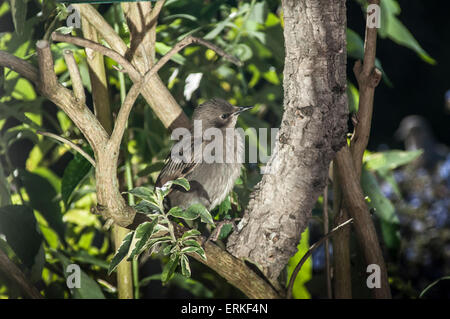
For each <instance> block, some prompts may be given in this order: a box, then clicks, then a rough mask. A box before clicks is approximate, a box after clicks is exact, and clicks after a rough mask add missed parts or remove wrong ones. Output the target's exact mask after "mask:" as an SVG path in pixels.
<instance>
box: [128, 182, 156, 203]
mask: <svg viewBox="0 0 450 319" xmlns="http://www.w3.org/2000/svg"><path fill="white" fill-rule="evenodd" d="M126 193H129V194H132V195H134V196H136V197H139V198H141V199H144V200H146V201H149V202H153V203H156V201H155V193H154V192H153V191H152V190H151V189H150V188H147V187H142V186H140V187H136V188H133V189H132V190H130V191H128V192H126Z"/></svg>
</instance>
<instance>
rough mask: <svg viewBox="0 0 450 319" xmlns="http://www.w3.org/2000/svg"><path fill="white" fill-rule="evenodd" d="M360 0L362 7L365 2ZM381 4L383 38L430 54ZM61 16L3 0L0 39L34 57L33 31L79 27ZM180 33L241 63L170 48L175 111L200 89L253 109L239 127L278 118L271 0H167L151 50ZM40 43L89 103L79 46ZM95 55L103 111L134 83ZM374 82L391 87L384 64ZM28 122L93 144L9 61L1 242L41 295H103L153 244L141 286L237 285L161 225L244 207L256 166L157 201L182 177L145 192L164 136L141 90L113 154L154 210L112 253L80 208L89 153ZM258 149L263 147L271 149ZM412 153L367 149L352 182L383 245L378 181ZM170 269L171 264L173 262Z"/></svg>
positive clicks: (392, 234)
mask: <svg viewBox="0 0 450 319" xmlns="http://www.w3.org/2000/svg"><path fill="white" fill-rule="evenodd" d="M358 2H360V3H361V5H362V8H364V6H365V1H358ZM98 9H99V10H100V12H101V13H102V15H103V16H104V17H105V18H106V19H107V21H108V22H109V23H110V24H111V26H113V27H114V28H115V29H116V30H118V32H119V34H120V36H121V37H122V39H124V41H125V42H126V43H127V44H129V38H130V36H129V30H128V27H127V25H126V21H125V19H124V16H123V14H122V10H121V8H120V6H119V5H116V4H114V5H111V4H103V5H99V6H98ZM382 10H383V12H385V13H384V14H383V16H385V17H386V19H382V21H383V22H382V23H383V24H382V28H381V30H380V36H381V37H385V38H388V39H391V40H393V41H395V42H396V43H398V44H400V45H403V46H406V47H408V48H410V49H412V50H414V52H416V53H417V54H419V56H420V57H421V58H422V59H423V60H425V61H426V62H428V63H434V60H433V59H432V58H431V57H430V56H429V55H428V53H426V52H425V50H424V49H422V47H421V46H420V45H419V44H418V42H417V41H416V40H415V39H414V37H413V36H412V35H411V33H410V32H409V31H408V30H407V29H406V27H405V26H404V25H403V24H402V23H401V22H400V20H399V19H398V16H399V13H400V7H399V5H398V3H397V1H395V0H389V1H387V0H386V1H382ZM67 15H68V12H67V8H66V7H65V6H64V5H63V4H60V3H56V2H55V1H44V0H29V1H19V0H15V1H14V0H11V1H9V2H7V1H4V2H2V3H1V4H0V19H1V20H2V22H3V21H4V20H5V21H7V20H8V19H10V20H11V21H12V26H11V27H10V28H9V29H7V30H4V29H2V30H0V50H4V51H7V52H9V53H12V54H14V55H15V56H17V57H19V58H22V59H24V60H27V61H28V62H30V63H32V64H33V65H34V66H36V67H37V61H36V56H35V53H36V52H35V42H36V41H37V40H38V39H42V38H46V39H48V38H49V35H50V34H51V32H52V31H54V30H56V29H58V30H59V31H61V32H64V33H72V34H75V35H78V36H82V34H81V30H79V29H71V28H67V26H66V24H65V20H66V18H67ZM2 25H3V24H2ZM188 34H192V35H194V36H197V37H201V38H205V39H207V40H210V41H212V42H214V43H215V44H216V45H218V46H219V47H221V48H223V49H224V50H225V51H226V52H228V53H230V54H233V55H235V56H236V57H238V58H240V59H241V60H242V61H243V62H244V66H242V67H239V68H236V67H234V66H232V65H231V64H230V63H228V62H226V61H222V60H220V59H219V57H218V56H217V55H216V54H215V53H214V52H213V51H211V50H208V49H204V48H203V47H199V46H190V47H187V48H185V49H184V50H182V51H181V52H180V54H177V55H175V56H174V57H173V58H172V60H171V61H170V62H169V63H168V64H167V65H166V66H165V67H164V68H163V69H162V70H161V71H160V72H159V75H160V77H161V79H162V80H163V82H164V83H165V84H166V85H167V86H168V88H169V89H170V91H171V93H172V94H173V96H174V97H175V99H176V100H177V101H178V102H179V104H180V105H181V106H182V107H183V109H184V111H185V112H186V113H187V114H188V115H190V114H191V113H192V111H193V108H194V107H195V106H196V105H198V104H200V103H202V102H204V101H205V100H207V99H209V98H212V97H215V96H218V97H225V98H226V99H227V100H229V101H230V102H231V103H233V104H235V105H255V108H254V109H252V110H251V112H249V113H248V114H247V113H243V114H242V116H241V117H240V118H239V125H240V126H241V127H243V128H244V129H246V128H248V127H253V128H256V129H258V128H262V127H267V128H269V127H278V126H279V124H280V122H281V118H282V113H283V108H282V105H283V90H282V83H283V66H284V43H283V12H282V10H281V5H280V2H279V1H276V0H258V1H257V0H251V1H235V0H224V1H203V0H169V1H166V4H165V6H164V8H163V10H162V12H161V15H160V17H159V19H158V25H157V28H156V36H157V38H156V48H155V49H156V58H159V57H161V56H162V55H163V54H165V53H166V52H167V51H168V50H170V49H171V48H172V47H173V46H174V45H175V44H176V43H177V42H178V41H179V40H180V39H181V38H183V37H185V36H186V35H188ZM347 41H348V43H347V45H348V56H349V58H350V59H361V58H362V55H363V40H362V36H361V35H359V34H357V33H356V32H355V31H353V30H350V29H348V31H347ZM51 49H52V53H53V57H54V61H55V72H56V74H57V75H58V78H59V81H60V83H62V84H63V85H65V86H67V87H70V86H71V82H70V77H69V73H68V70H67V67H66V65H65V63H64V59H63V57H62V52H63V50H65V49H69V50H72V51H73V53H74V56H75V58H76V60H77V63H78V65H79V68H80V72H81V77H82V81H83V85H84V87H85V88H86V90H87V100H88V101H90V99H91V95H90V94H89V93H90V92H91V83H90V78H89V73H88V72H89V71H88V67H87V63H86V53H85V52H84V50H82V49H80V48H78V47H75V46H73V45H69V44H64V43H52V45H51ZM105 66H106V73H107V78H108V88H109V94H110V98H111V104H112V106H113V112H114V113H115V114H117V105H119V104H120V100H121V93H123V92H124V90H126V88H127V87H128V88H129V87H130V84H131V83H130V81H129V80H128V79H127V78H126V76H125V80H123V78H124V76H123V74H121V73H120V72H117V70H116V69H115V68H114V66H115V62H113V61H112V60H110V59H109V58H106V59H105ZM377 67H379V68H380V69H382V61H379V60H377ZM383 71H385V70H383ZM386 72H387V73H388V72H389V70H386ZM121 77H122V78H121ZM383 79H384V81H385V82H386V83H388V84H392V85H395V83H391V81H390V79H389V78H388V77H387V76H386V73H385V72H383ZM348 90H349V92H350V93H351V94H349V96H350V97H351V98H350V99H349V109H350V111H351V112H355V111H356V110H357V106H358V98H359V96H358V90H357V88H356V86H355V85H354V84H352V83H350V82H349V85H348ZM37 131H52V132H55V133H56V134H58V135H61V136H63V137H65V138H67V139H70V140H72V141H74V142H76V143H77V144H79V145H81V146H82V147H83V148H84V149H85V151H87V152H90V153H91V154H92V151H91V150H90V149H89V147H88V145H87V143H86V142H85V141H84V138H83V136H82V135H81V133H80V131H79V130H78V129H77V128H76V127H75V126H74V124H73V123H72V122H71V120H70V119H69V118H68V117H67V115H66V114H64V113H63V112H61V111H60V110H58V109H57V108H56V107H55V106H54V105H53V104H52V103H50V102H49V101H47V100H45V99H43V98H42V97H40V96H38V94H37V93H36V90H35V88H34V87H33V85H32V84H31V83H30V82H29V81H28V80H26V79H24V78H21V77H20V76H19V75H18V74H17V73H16V72H14V71H11V70H9V69H7V68H0V163H1V164H0V165H1V168H0V249H2V250H4V251H6V252H7V253H8V255H9V257H10V258H11V259H12V260H13V261H14V262H16V263H17V264H18V265H20V267H21V268H22V269H23V270H24V273H25V274H26V275H27V276H28V277H29V278H30V279H31V281H32V282H33V283H35V284H36V285H37V286H39V287H40V289H41V292H42V293H43V295H44V296H45V297H48V298H114V297H115V296H116V288H115V280H114V276H111V275H109V274H110V273H111V272H113V271H114V269H115V267H116V266H117V265H118V263H119V262H120V261H122V260H123V262H126V261H125V259H127V260H130V259H137V258H138V257H139V256H140V255H141V254H142V253H143V252H144V251H147V250H149V249H150V250H151V251H152V252H159V254H154V255H153V256H152V257H151V258H150V262H149V264H150V263H152V262H153V263H156V264H157V266H156V269H152V274H151V275H149V276H146V277H145V278H140V279H141V280H140V286H141V288H143V289H144V288H145V285H149V284H150V282H151V283H152V284H153V283H154V282H155V281H157V280H161V281H163V282H165V283H167V284H166V286H169V285H171V284H173V285H176V286H177V287H180V289H184V290H186V291H189V293H191V294H192V295H195V296H202V297H208V298H210V297H223V298H228V297H234V296H236V295H237V294H238V292H237V291H236V290H233V288H231V287H230V286H229V285H228V284H227V283H226V282H223V280H218V279H217V275H216V274H214V273H213V272H212V271H209V270H207V269H204V268H201V265H200V264H199V263H196V262H193V261H192V262H189V259H188V257H187V256H188V255H189V254H198V255H200V256H201V257H202V258H203V257H204V251H203V249H202V248H201V246H200V245H199V243H198V236H199V234H200V233H199V232H198V231H197V230H195V229H193V230H190V231H188V232H186V233H185V234H184V235H182V237H180V238H176V237H175V235H174V233H173V229H171V227H172V226H171V225H172V223H173V222H181V221H183V220H185V221H186V220H187V221H190V220H195V219H200V221H201V222H203V224H201V226H202V227H206V226H205V225H210V226H212V225H213V224H214V221H215V220H216V221H217V220H223V219H231V218H235V217H239V216H241V213H242V209H243V207H245V206H246V204H247V202H248V200H249V194H250V192H251V190H252V189H253V187H254V186H255V185H256V184H257V182H258V181H259V180H260V178H261V174H260V173H259V167H258V165H246V167H245V168H244V169H243V172H242V176H241V178H240V179H239V180H238V182H237V183H236V185H235V188H234V191H233V192H232V193H231V194H230V195H229V196H227V198H226V199H225V201H224V202H223V203H221V204H220V206H219V207H218V208H217V209H215V210H214V211H212V212H211V213H210V212H208V211H207V210H206V209H205V208H204V207H202V206H200V205H194V206H191V207H190V208H188V209H187V210H181V209H179V208H176V207H174V208H172V209H170V210H168V211H167V210H166V209H165V208H164V205H163V199H164V197H165V196H166V195H167V193H168V192H169V191H170V189H171V186H172V185H173V184H177V185H180V186H181V187H185V188H188V187H189V185H188V184H186V181H185V180H177V181H172V182H171V183H169V184H166V185H164V187H162V188H156V189H153V185H154V183H155V181H156V177H157V175H158V173H159V171H160V170H161V168H162V166H163V161H164V158H165V156H166V154H167V153H168V151H169V149H170V146H171V141H170V138H169V135H168V132H167V130H166V129H165V128H164V126H163V125H162V124H161V122H160V121H159V119H158V118H157V117H156V116H155V114H154V113H153V112H152V111H151V109H150V108H149V107H148V106H147V105H146V103H145V102H144V100H143V99H142V98H139V99H138V101H137V103H136V106H135V107H134V109H133V112H132V114H131V116H130V119H129V122H128V132H127V139H126V141H125V142H124V143H123V147H122V155H123V157H124V158H125V159H126V161H128V162H129V163H131V166H132V170H133V173H134V174H133V180H132V184H133V185H134V186H135V187H134V188H133V189H132V190H130V191H129V192H128V193H129V194H131V195H132V196H134V197H137V198H139V199H140V201H139V202H138V203H137V204H136V205H135V208H136V210H138V211H140V212H142V213H145V214H147V216H148V217H149V219H150V220H151V221H150V222H146V223H143V224H142V225H140V226H139V227H138V228H137V229H136V230H135V231H134V232H130V233H129V234H128V235H127V237H126V238H125V239H124V242H123V244H122V246H121V247H120V248H119V249H118V251H117V252H114V249H113V248H112V247H113V245H112V244H111V241H110V234H109V232H108V231H107V230H105V228H104V221H103V220H101V219H100V218H99V217H98V216H97V215H94V214H92V213H91V209H92V208H93V207H95V205H96V198H95V179H94V176H93V169H92V167H91V165H90V163H89V162H87V161H86V160H85V159H84V158H82V157H81V156H80V155H78V154H75V155H73V154H72V153H71V152H72V151H71V150H70V149H69V148H68V147H67V146H65V145H62V144H59V143H55V142H54V141H53V140H49V139H47V138H44V137H43V136H41V135H39V134H37ZM248 142H249V143H250V144H252V145H256V146H257V147H260V146H261V143H260V141H258V138H257V137H256V136H249V137H248ZM265 151H267V153H270V147H269V149H268V150H265ZM405 156H406V157H405ZM415 156H417V154H413V153H396V152H389V153H388V152H382V153H374V154H370V155H368V156H366V158H365V163H366V165H365V170H364V173H363V187H364V190H365V193H366V195H368V197H369V198H370V205H371V207H373V208H374V209H375V211H376V216H377V218H379V220H380V221H381V227H382V229H381V230H382V235H383V241H384V243H385V244H386V245H387V246H388V247H389V248H390V249H395V248H396V247H397V245H398V240H399V237H398V236H399V234H398V222H399V221H398V217H397V216H396V211H395V207H394V206H393V204H392V203H391V202H390V200H389V199H388V198H386V196H385V195H384V194H383V193H382V192H381V191H380V188H379V184H381V183H382V182H384V181H387V182H389V183H390V184H391V185H392V186H393V187H394V189H395V190H396V193H399V190H398V188H397V187H396V186H395V185H396V184H395V180H394V179H393V178H392V174H393V169H395V168H396V167H397V166H399V165H404V164H406V163H407V162H409V161H412V160H413V159H414V157H415ZM124 170H125V165H124V164H123V163H121V166H120V167H119V174H123V171H124ZM231 231H232V227H231V225H226V226H224V227H223V228H222V231H221V233H220V236H219V240H220V241H221V243H222V242H225V241H226V237H227V236H228V234H229V233H230V232H231ZM161 233H165V234H164V235H161ZM310 238H311V234H310V232H309V231H308V232H307V235H306V234H305V235H304V236H302V241H301V243H300V244H299V252H298V253H297V254H296V255H295V256H294V257H293V259H292V260H291V261H290V263H289V265H288V267H287V269H288V273H289V271H290V272H291V271H292V269H293V267H295V265H294V264H295V262H296V261H297V260H299V259H300V258H301V255H302V254H303V253H304V252H306V250H307V247H308V246H309V239H310ZM70 263H77V264H78V265H80V267H81V268H82V277H83V279H82V280H83V282H86V283H87V286H86V287H83V288H82V289H71V290H69V289H68V288H67V285H66V283H65V280H66V278H67V275H68V273H67V272H66V269H67V266H68V265H69V264H70ZM153 265H154V264H153ZM161 265H163V266H162V267H161ZM147 266H148V265H145V266H143V267H142V268H145V269H146V267H147ZM177 267H180V269H181V274H182V275H180V274H178V273H176V272H175V270H176V269H177ZM312 268H313V266H312V265H311V260H309V261H307V262H306V263H305V266H304V269H302V271H301V272H300V274H299V276H298V277H297V279H296V281H295V285H294V290H295V291H294V296H295V297H299V298H300V297H301V298H308V297H310V296H311V294H310V293H309V292H308V290H307V289H306V288H305V286H304V283H305V282H306V281H308V280H309V279H310V278H311V277H313V276H314V275H315V274H314V273H313V269H312ZM189 277H190V278H189ZM7 282H8V281H7V278H5V276H2V275H0V297H17V296H20V294H19V293H18V292H17V289H16V288H15V287H14V286H13V285H9V284H5V283H7ZM237 296H239V295H237Z"/></svg>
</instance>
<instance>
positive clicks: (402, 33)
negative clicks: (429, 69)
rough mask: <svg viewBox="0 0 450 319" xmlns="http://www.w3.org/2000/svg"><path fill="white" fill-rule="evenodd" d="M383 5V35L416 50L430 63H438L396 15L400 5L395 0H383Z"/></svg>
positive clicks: (381, 34)
mask: <svg viewBox="0 0 450 319" xmlns="http://www.w3.org/2000/svg"><path fill="white" fill-rule="evenodd" d="M380 5H381V16H382V19H381V28H380V29H379V34H380V36H381V37H383V38H385V37H388V38H389V39H391V40H392V41H394V42H396V43H397V44H399V45H402V46H405V47H407V48H409V49H411V50H413V51H415V52H416V53H417V54H418V55H419V57H420V58H421V59H422V60H424V61H425V62H427V63H429V64H436V60H434V59H433V58H432V57H431V56H430V55H429V54H428V53H427V52H426V51H425V50H424V49H423V48H422V47H421V46H420V44H419V43H418V42H417V40H416V39H415V38H414V36H413V35H412V34H411V32H409V30H408V29H407V28H406V27H405V26H404V25H403V23H402V22H401V21H400V20H399V19H398V18H397V17H396V16H397V15H399V14H400V6H399V5H398V3H397V1H395V0H383V1H381V3H380Z"/></svg>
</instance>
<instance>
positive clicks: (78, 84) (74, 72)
mask: <svg viewBox="0 0 450 319" xmlns="http://www.w3.org/2000/svg"><path fill="white" fill-rule="evenodd" d="M63 55H64V60H65V61H66V65H67V68H68V69H69V74H70V79H71V80H72V88H73V93H74V94H75V97H76V98H77V99H79V100H80V102H81V103H86V95H85V93H84V87H83V81H82V80H81V75H80V70H79V69H78V66H77V62H76V61H75V58H74V57H73V53H72V51H70V50H64V53H63Z"/></svg>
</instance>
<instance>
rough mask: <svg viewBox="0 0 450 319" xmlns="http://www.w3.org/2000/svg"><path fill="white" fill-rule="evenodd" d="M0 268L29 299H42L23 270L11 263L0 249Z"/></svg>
mask: <svg viewBox="0 0 450 319" xmlns="http://www.w3.org/2000/svg"><path fill="white" fill-rule="evenodd" d="M0 270H1V271H2V272H3V273H4V274H5V275H6V276H8V277H10V278H11V279H12V280H14V282H15V283H17V285H18V286H19V287H20V289H21V290H22V292H23V293H24V294H25V295H26V296H27V297H28V298H31V299H42V298H43V297H42V295H41V294H40V293H39V291H38V290H37V289H36V287H34V286H33V285H32V284H31V283H30V282H29V281H28V279H27V278H26V277H25V275H24V274H23V272H22V271H21V270H20V269H19V267H17V266H16V264H15V263H13V262H12V261H11V260H10V259H9V258H8V256H7V255H6V253H5V252H4V251H3V250H2V249H0Z"/></svg>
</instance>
